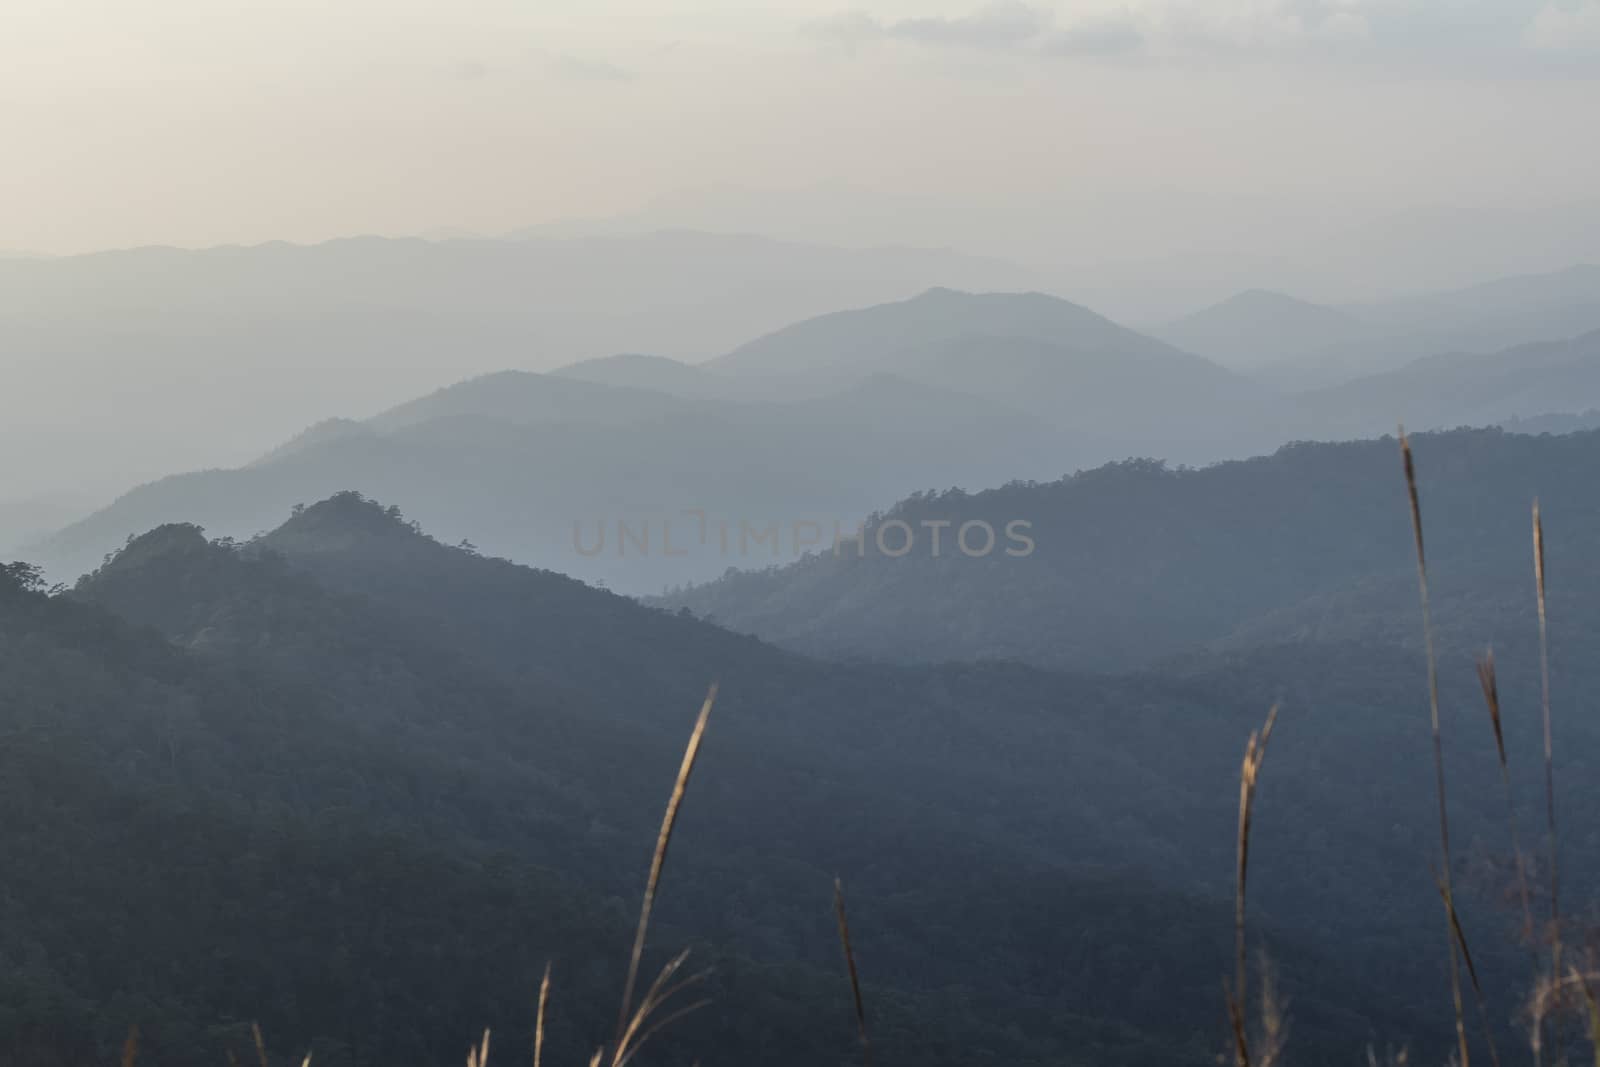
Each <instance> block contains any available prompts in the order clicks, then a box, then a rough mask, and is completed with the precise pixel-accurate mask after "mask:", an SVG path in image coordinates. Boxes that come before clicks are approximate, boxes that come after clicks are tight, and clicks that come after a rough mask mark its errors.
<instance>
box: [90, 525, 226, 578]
mask: <svg viewBox="0 0 1600 1067" xmlns="http://www.w3.org/2000/svg"><path fill="white" fill-rule="evenodd" d="M210 549H211V542H209V541H207V540H206V533H205V530H204V529H203V528H202V527H199V526H196V525H195V524H194V523H190V522H169V523H167V524H166V525H164V526H157V527H156V528H155V529H153V530H151V531H149V532H148V533H143V534H140V535H139V536H138V537H135V538H133V539H132V540H130V541H129V542H128V543H127V544H126V545H125V546H123V548H122V549H121V551H119V552H117V553H115V554H114V555H113V556H112V557H111V559H110V560H109V561H108V562H107V564H106V565H107V567H109V568H112V569H118V568H130V567H141V566H144V565H145V564H147V563H150V562H151V561H152V560H157V559H162V560H166V559H181V558H185V557H193V556H197V555H200V554H203V553H205V552H208V551H209V550H210Z"/></svg>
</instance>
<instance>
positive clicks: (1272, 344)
mask: <svg viewBox="0 0 1600 1067" xmlns="http://www.w3.org/2000/svg"><path fill="white" fill-rule="evenodd" d="M1157 332H1158V335H1159V336H1160V337H1161V338H1162V340H1165V341H1168V342H1170V343H1171V344H1173V345H1176V346H1177V347H1179V348H1182V349H1186V350H1188V351H1190V352H1195V353H1197V354H1199V355H1202V356H1205V357H1206V358H1208V359H1211V360H1215V361H1216V362H1218V363H1220V364H1222V365H1223V366H1225V367H1230V368H1232V369H1234V370H1239V371H1249V370H1257V369H1262V368H1268V367H1272V366H1273V365H1275V364H1281V363H1291V362H1299V361H1304V360H1306V359H1309V358H1314V357H1316V356H1318V355H1319V354H1321V353H1323V352H1325V351H1326V350H1328V349H1330V348H1336V347H1341V346H1346V345H1351V344H1355V343H1357V342H1361V341H1368V340H1376V339H1377V338H1378V336H1379V332H1378V331H1377V330H1376V329H1375V328H1374V327H1373V326H1372V325H1371V324H1370V323H1367V322H1363V321H1362V320H1361V319H1358V318H1356V317H1355V316H1354V315H1352V314H1350V313H1348V312H1346V311H1342V310H1340V309H1338V308H1331V307H1325V306H1323V305H1320V304H1312V303H1308V302H1306V301H1304V300H1298V299H1296V298H1294V297H1292V296H1288V295H1286V294H1284V293H1275V292H1271V291H1269V290H1266V289H1249V290H1246V291H1245V292H1242V293H1239V294H1237V295H1235V296H1232V297H1229V298H1228V299H1227V300H1224V301H1223V302H1222V303H1220V304H1215V305H1213V306H1211V307H1208V308H1204V309H1202V310H1200V311H1196V312H1194V313H1193V314H1190V315H1186V316H1184V317H1183V318H1181V319H1178V320H1177V321H1175V322H1172V323H1169V324H1168V325H1166V326H1165V327H1163V328H1162V329H1160V330H1159V331H1157Z"/></svg>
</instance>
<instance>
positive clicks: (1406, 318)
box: [1348, 263, 1600, 355]
mask: <svg viewBox="0 0 1600 1067" xmlns="http://www.w3.org/2000/svg"><path fill="white" fill-rule="evenodd" d="M1348 310H1349V311H1351V312H1352V313H1353V314H1355V315H1357V316H1358V317H1360V318H1362V319H1363V320H1365V321H1368V322H1372V323H1374V324H1377V325H1379V326H1382V327H1384V328H1385V329H1387V330H1388V331H1389V332H1391V333H1394V334H1397V335H1404V336H1411V337H1415V338H1422V339H1425V340H1424V341H1422V342H1420V343H1423V344H1425V345H1426V346H1427V347H1428V349H1429V351H1428V352H1419V353H1418V354H1419V355H1431V354H1433V353H1437V352H1447V351H1451V350H1454V349H1460V350H1463V351H1468V352H1488V351H1493V350H1494V349H1497V348H1510V347H1513V346H1516V345H1522V344H1527V343H1529V342H1532V341H1542V340H1549V339H1551V338H1555V337H1571V336H1573V335H1576V334H1580V333H1588V332H1590V331H1592V330H1600V265H1595V264H1588V263H1582V264H1577V265H1575V266H1571V267H1566V268H1564V269H1562V270H1557V271H1550V272H1547V273H1542V274H1521V275H1516V276H1513V277H1508V278H1497V279H1495V280H1493V281H1488V282H1483V283H1480V284H1477V285H1470V286H1466V287H1464V288H1461V289H1452V290H1447V291H1445V292H1438V293H1430V294H1425V295H1423V296H1418V297H1407V298H1395V299H1389V300H1381V301H1374V302H1371V303H1367V304H1362V305H1356V306H1352V307H1350V308H1349V309H1348Z"/></svg>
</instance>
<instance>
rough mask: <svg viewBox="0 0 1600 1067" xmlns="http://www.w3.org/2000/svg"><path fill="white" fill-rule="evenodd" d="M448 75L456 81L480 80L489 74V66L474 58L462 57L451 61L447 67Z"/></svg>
mask: <svg viewBox="0 0 1600 1067" xmlns="http://www.w3.org/2000/svg"><path fill="white" fill-rule="evenodd" d="M449 73H450V77H452V78H455V79H456V80H458V81H464V82H475V81H482V80H483V79H484V78H487V77H488V76H489V67H488V65H487V64H485V63H480V62H479V61H478V60H476V59H463V60H460V61H459V62H456V63H452V64H451V65H450V68H449Z"/></svg>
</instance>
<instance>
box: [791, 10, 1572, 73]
mask: <svg viewBox="0 0 1600 1067" xmlns="http://www.w3.org/2000/svg"><path fill="white" fill-rule="evenodd" d="M1118 3H1119V0H1073V2H1072V3H1071V4H1070V5H1069V4H1067V3H1064V2H1057V3H1055V4H1054V5H1052V4H1051V3H1048V2H1046V0H1038V2H1035V3H1027V2H1023V0H1000V2H996V3H991V4H988V5H987V6H983V7H978V8H976V9H974V10H973V11H972V12H971V13H970V14H966V15H956V16H949V17H938V18H935V17H917V18H904V19H899V20H892V19H883V18H878V17H875V16H873V15H871V14H869V13H867V12H865V11H861V10H858V9H857V10H847V11H844V12H842V13H840V14H837V15H834V16H833V17H832V18H828V19H824V20H821V21H818V22H813V23H811V24H809V25H808V26H807V31H808V32H809V33H810V34H811V35H812V36H814V37H818V38H821V39H824V40H828V41H831V42H834V43H836V44H841V45H844V46H847V47H849V48H852V49H854V48H860V47H867V46H871V45H881V44H886V43H900V44H903V45H905V46H915V47H925V48H938V49H965V50H981V51H988V52H994V53H1004V54H1013V55H1017V56H1019V57H1042V58H1046V59H1048V58H1051V57H1063V58H1068V59H1078V58H1116V57H1130V56H1134V55H1141V56H1146V57H1153V58H1158V59H1170V60H1181V59H1184V58H1186V57H1212V58H1215V57H1219V56H1221V57H1231V58H1232V59H1234V60H1236V61H1249V60H1256V59H1263V60H1282V61H1286V62H1296V63H1298V62H1303V61H1316V62H1346V61H1349V62H1361V63H1365V64H1374V65H1383V66H1391V67H1396V68H1402V69H1409V70H1435V71H1447V72H1448V71H1454V72H1457V73H1466V74H1481V75H1493V74H1506V73H1517V72H1523V73H1529V72H1537V71H1540V70H1549V69H1556V68H1558V67H1560V68H1561V69H1577V68H1576V67H1575V66H1574V63H1581V62H1583V61H1585V60H1586V59H1587V57H1588V56H1589V55H1590V54H1593V55H1594V56H1596V57H1597V58H1600V0H1120V4H1121V6H1117V5H1118Z"/></svg>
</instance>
